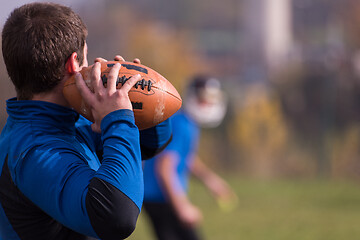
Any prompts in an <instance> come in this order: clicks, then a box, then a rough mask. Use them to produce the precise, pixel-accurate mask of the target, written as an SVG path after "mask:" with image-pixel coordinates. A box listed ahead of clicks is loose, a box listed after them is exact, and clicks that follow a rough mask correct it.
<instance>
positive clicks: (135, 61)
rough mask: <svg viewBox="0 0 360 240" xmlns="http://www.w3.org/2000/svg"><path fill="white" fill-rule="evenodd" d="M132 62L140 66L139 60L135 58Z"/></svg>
mask: <svg viewBox="0 0 360 240" xmlns="http://www.w3.org/2000/svg"><path fill="white" fill-rule="evenodd" d="M133 62H134V63H137V64H141V61H140V59H139V58H135V59H134V60H133Z"/></svg>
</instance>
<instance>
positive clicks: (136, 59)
mask: <svg viewBox="0 0 360 240" xmlns="http://www.w3.org/2000/svg"><path fill="white" fill-rule="evenodd" d="M107 61H108V60H106V59H105V58H101V57H98V58H95V60H94V63H96V62H107ZM114 61H118V62H125V59H124V58H123V57H122V56H120V55H116V56H115V57H114ZM133 63H137V64H141V61H140V59H139V58H135V59H134V60H133Z"/></svg>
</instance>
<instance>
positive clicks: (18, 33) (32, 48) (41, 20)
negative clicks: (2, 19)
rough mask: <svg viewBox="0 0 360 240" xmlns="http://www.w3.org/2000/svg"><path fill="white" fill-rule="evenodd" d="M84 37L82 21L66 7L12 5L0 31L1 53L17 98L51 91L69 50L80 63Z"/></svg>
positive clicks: (60, 76)
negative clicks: (16, 6)
mask: <svg viewBox="0 0 360 240" xmlns="http://www.w3.org/2000/svg"><path fill="white" fill-rule="evenodd" d="M86 36H87V29H86V26H85V24H84V23H83V22H82V20H81V18H80V17H79V16H78V15H77V14H76V13H74V12H73V11H72V10H71V9H70V8H69V7H66V6H62V5H59V4H54V3H31V4H26V5H23V6H22V7H19V8H16V9H15V10H14V11H13V12H12V13H11V15H10V16H9V18H8V19H7V21H6V23H5V25H4V28H3V31H2V52H3V57H4V62H5V65H6V69H7V72H8V74H9V77H10V79H11V81H12V82H13V84H14V85H15V88H16V92H17V97H18V99H20V100H28V99H31V98H32V97H33V95H34V94H37V93H44V92H48V91H50V90H52V89H53V88H54V87H55V86H56V85H57V84H58V83H59V82H60V81H61V79H62V78H63V77H64V74H65V64H66V61H67V59H68V58H69V57H70V56H71V54H72V53H73V52H76V53H77V55H78V59H77V60H78V61H79V62H80V64H82V62H83V60H84V52H83V50H84V45H85V40H86Z"/></svg>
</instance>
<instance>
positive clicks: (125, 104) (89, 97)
mask: <svg viewBox="0 0 360 240" xmlns="http://www.w3.org/2000/svg"><path fill="white" fill-rule="evenodd" d="M120 68H121V64H120V63H116V64H115V65H114V66H113V67H112V68H111V70H110V72H109V75H108V82H107V87H104V85H103V83H102V80H101V77H100V75H101V65H100V63H99V62H96V63H95V64H94V65H93V67H92V70H91V75H90V85H91V87H92V89H93V92H92V91H91V90H90V89H89V88H88V87H87V85H86V83H85V81H84V79H83V78H82V75H81V74H80V73H77V74H76V76H75V78H76V86H77V88H78V89H79V92H80V94H81V96H82V97H83V99H84V101H85V103H86V104H87V105H88V106H89V108H90V111H91V113H92V115H93V117H94V124H93V125H92V129H93V131H96V132H100V124H101V121H102V119H103V118H104V117H105V116H106V115H107V114H109V113H111V112H113V111H116V110H119V109H130V110H132V105H131V102H130V99H129V95H128V92H129V91H130V89H131V88H132V87H133V86H134V85H135V83H136V82H137V81H139V79H140V75H139V74H137V75H134V76H133V77H131V78H130V79H129V80H128V81H126V82H125V84H124V85H123V86H122V87H121V88H120V89H116V80H117V77H118V74H119V70H120Z"/></svg>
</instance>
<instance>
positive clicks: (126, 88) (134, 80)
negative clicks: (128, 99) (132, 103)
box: [121, 74, 141, 93]
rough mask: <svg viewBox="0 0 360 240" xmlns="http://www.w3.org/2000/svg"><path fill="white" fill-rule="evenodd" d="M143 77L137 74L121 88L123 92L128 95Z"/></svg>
mask: <svg viewBox="0 0 360 240" xmlns="http://www.w3.org/2000/svg"><path fill="white" fill-rule="evenodd" d="M140 78H141V75H140V74H136V75H134V76H132V77H131V78H130V79H129V80H127V81H126V82H125V83H124V85H123V86H122V87H121V91H124V92H126V93H128V92H129V91H130V89H131V88H132V87H133V86H134V85H135V84H136V83H137V82H138V81H139V80H140Z"/></svg>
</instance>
